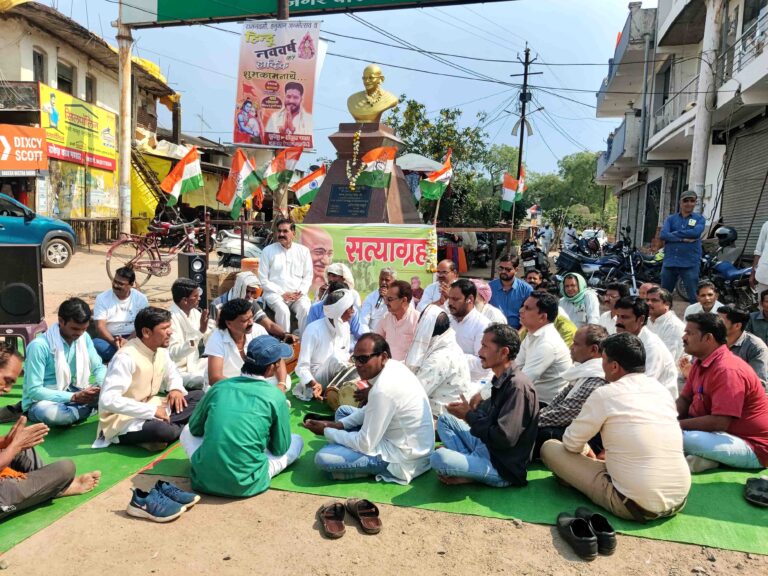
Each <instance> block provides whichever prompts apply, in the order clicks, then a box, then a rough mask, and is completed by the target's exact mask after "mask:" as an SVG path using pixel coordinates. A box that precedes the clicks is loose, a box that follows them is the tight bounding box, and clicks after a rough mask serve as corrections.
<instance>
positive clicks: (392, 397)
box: [304, 333, 435, 484]
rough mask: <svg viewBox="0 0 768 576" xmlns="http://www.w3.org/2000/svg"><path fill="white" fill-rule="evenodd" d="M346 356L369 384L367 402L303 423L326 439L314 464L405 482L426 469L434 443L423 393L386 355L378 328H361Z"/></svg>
mask: <svg viewBox="0 0 768 576" xmlns="http://www.w3.org/2000/svg"><path fill="white" fill-rule="evenodd" d="M352 359H353V360H354V362H355V366H356V367H357V372H358V374H359V375H360V378H362V379H363V380H367V381H368V384H369V385H370V389H369V393H368V397H367V403H366V404H365V406H364V407H363V408H353V407H352V406H341V407H340V408H339V409H338V410H337V411H336V421H335V422H322V421H318V420H307V421H306V422H305V423H304V426H305V427H306V428H307V429H309V430H311V431H312V432H314V433H315V434H317V435H321V436H325V438H326V439H327V440H328V445H327V446H324V447H323V448H321V449H320V450H319V451H318V452H317V454H316V455H315V465H316V466H317V467H318V468H320V469H321V470H323V471H325V472H328V473H329V474H331V476H332V477H333V478H334V479H336V480H346V479H350V478H361V477H366V476H375V477H376V479H377V480H383V481H385V482H397V483H398V484H408V483H410V482H411V480H413V479H414V478H416V477H417V476H419V475H420V474H423V473H424V472H426V471H427V470H428V469H429V457H430V455H431V454H432V449H433V447H434V444H435V428H434V424H433V421H432V413H431V411H430V409H429V400H428V399H427V394H426V393H425V392H424V388H422V387H421V386H420V385H419V381H418V379H417V378H416V376H414V375H413V372H411V371H410V370H408V368H407V367H406V366H405V365H404V364H402V363H400V362H398V361H397V360H392V359H390V356H389V346H388V345H387V341H386V340H384V338H383V337H382V336H380V335H378V334H371V333H369V334H363V336H362V337H361V338H360V340H358V341H357V344H356V345H355V353H354V356H352Z"/></svg>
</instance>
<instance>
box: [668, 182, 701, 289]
mask: <svg viewBox="0 0 768 576" xmlns="http://www.w3.org/2000/svg"><path fill="white" fill-rule="evenodd" d="M694 208H696V192H694V191H693V190H686V191H685V192H683V193H682V195H681V196H680V211H679V212H677V213H675V214H670V215H669V216H668V217H667V219H666V220H665V221H664V227H663V228H662V229H661V232H660V233H659V238H661V239H662V240H664V264H663V266H662V268H661V285H662V287H663V288H665V289H666V290H669V291H670V292H674V290H675V286H676V285H677V279H678V278H681V279H682V280H683V282H684V283H685V288H686V291H687V292H688V300H689V302H690V303H691V304H693V303H695V302H696V286H697V285H698V283H699V267H700V265H701V235H702V234H703V233H704V226H705V225H706V220H705V219H704V216H702V215H701V214H695V213H694V212H693V209H694Z"/></svg>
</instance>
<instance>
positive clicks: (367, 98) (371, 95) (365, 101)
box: [347, 64, 399, 123]
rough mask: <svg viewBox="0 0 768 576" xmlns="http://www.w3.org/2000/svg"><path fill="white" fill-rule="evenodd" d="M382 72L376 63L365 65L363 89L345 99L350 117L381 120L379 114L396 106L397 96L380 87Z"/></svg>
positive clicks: (361, 120)
mask: <svg viewBox="0 0 768 576" xmlns="http://www.w3.org/2000/svg"><path fill="white" fill-rule="evenodd" d="M383 83H384V74H382V73H381V68H379V67H378V66H376V64H371V65H369V66H366V68H365V70H363V85H364V86H365V90H364V91H362V92H355V93H354V94H352V96H350V97H349V98H348V99H347V108H348V109H349V113H350V114H352V117H353V118H354V119H355V120H357V121H358V122H376V123H378V122H381V116H382V114H384V112H386V111H387V110H389V109H390V108H394V107H395V106H397V103H398V101H399V99H398V97H397V96H395V95H394V94H391V93H390V92H387V91H386V90H384V89H382V88H381V85H382V84H383Z"/></svg>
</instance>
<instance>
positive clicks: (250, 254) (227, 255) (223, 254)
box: [215, 229, 266, 268]
mask: <svg viewBox="0 0 768 576" xmlns="http://www.w3.org/2000/svg"><path fill="white" fill-rule="evenodd" d="M265 243H266V238H264V237H263V236H246V237H245V238H244V239H241V237H240V230H239V229H236V230H221V231H219V233H218V234H217V235H216V247H215V250H216V254H218V255H219V266H223V267H225V268H240V261H241V260H242V259H243V258H261V250H262V248H263V247H264V246H265ZM243 249H244V250H245V251H244V252H243Z"/></svg>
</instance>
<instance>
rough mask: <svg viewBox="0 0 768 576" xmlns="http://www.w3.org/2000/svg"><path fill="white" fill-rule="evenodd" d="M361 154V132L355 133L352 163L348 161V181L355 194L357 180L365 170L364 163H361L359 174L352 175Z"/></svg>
mask: <svg viewBox="0 0 768 576" xmlns="http://www.w3.org/2000/svg"><path fill="white" fill-rule="evenodd" d="M359 154H360V130H358V131H357V132H355V134H354V136H353V137H352V161H351V162H350V161H349V160H347V180H348V181H349V189H350V190H352V191H353V192H354V191H355V188H356V187H357V179H358V178H359V177H360V174H362V173H363V171H364V170H365V164H363V163H362V162H361V163H360V167H359V168H358V169H357V172H355V173H354V174H353V173H352V169H353V167H354V165H355V164H357V162H358V155H359Z"/></svg>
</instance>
